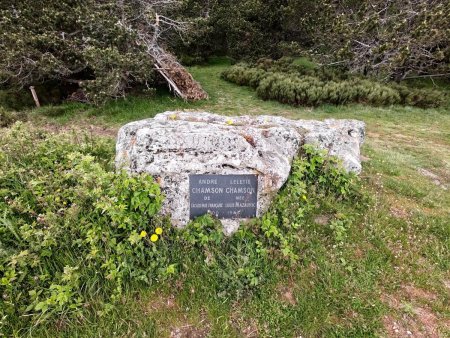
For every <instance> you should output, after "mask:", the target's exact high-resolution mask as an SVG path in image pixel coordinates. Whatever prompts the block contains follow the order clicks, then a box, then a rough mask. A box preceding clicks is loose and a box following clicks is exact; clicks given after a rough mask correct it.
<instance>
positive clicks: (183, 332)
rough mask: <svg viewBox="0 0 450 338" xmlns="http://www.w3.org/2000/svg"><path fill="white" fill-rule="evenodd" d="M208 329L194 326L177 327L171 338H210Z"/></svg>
mask: <svg viewBox="0 0 450 338" xmlns="http://www.w3.org/2000/svg"><path fill="white" fill-rule="evenodd" d="M208 331H209V330H208V329H206V328H202V329H198V328H196V327H194V326H192V325H184V326H180V327H175V328H173V329H172V330H171V331H170V338H203V337H207V336H208Z"/></svg>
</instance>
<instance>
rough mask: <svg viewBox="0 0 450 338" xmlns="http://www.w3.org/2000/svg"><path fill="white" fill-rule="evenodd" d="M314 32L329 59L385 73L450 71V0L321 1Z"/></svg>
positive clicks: (389, 76) (404, 74)
mask: <svg viewBox="0 0 450 338" xmlns="http://www.w3.org/2000/svg"><path fill="white" fill-rule="evenodd" d="M319 8H320V9H321V10H322V11H321V13H322V17H320V18H319V21H321V24H320V25H319V26H320V27H322V29H321V30H318V31H316V32H315V36H316V37H317V38H319V39H320V42H321V43H322V44H325V46H327V47H326V48H325V49H324V48H323V47H322V46H317V47H319V48H318V50H321V51H322V52H323V53H324V54H326V56H327V58H328V59H332V58H333V59H334V61H336V60H338V61H341V62H342V64H345V65H347V66H348V67H349V69H351V70H353V71H357V72H359V73H363V74H372V75H376V76H378V77H379V78H383V79H394V80H396V81H400V80H403V79H404V78H406V77H408V76H418V75H423V74H440V75H445V76H447V78H448V77H449V75H450V3H449V2H448V1H443V0H431V1H430V0H410V1H402V0H395V1H383V0H375V1H372V0H371V1H352V0H348V1H338V2H337V1H333V0H330V1H325V2H320V5H318V9H319Z"/></svg>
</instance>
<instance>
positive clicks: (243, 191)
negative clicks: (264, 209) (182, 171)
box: [189, 175, 258, 219]
mask: <svg viewBox="0 0 450 338" xmlns="http://www.w3.org/2000/svg"><path fill="white" fill-rule="evenodd" d="M257 197H258V176H257V175H190V176H189V203H190V206H189V209H190V213H189V215H190V218H191V219H193V218H195V217H198V216H201V215H204V214H206V213H208V212H209V213H211V214H213V215H215V216H216V217H217V218H220V219H224V218H231V219H233V218H252V217H256V206H257V203H258V200H257Z"/></svg>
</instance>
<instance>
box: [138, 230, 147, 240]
mask: <svg viewBox="0 0 450 338" xmlns="http://www.w3.org/2000/svg"><path fill="white" fill-rule="evenodd" d="M139 236H141V238H144V237H145V236H147V232H146V231H145V230H142V231H141V234H140V235H139Z"/></svg>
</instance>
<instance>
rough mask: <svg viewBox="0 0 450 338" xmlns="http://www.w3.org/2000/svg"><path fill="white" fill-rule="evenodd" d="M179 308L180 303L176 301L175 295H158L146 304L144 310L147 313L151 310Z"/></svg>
mask: <svg viewBox="0 0 450 338" xmlns="http://www.w3.org/2000/svg"><path fill="white" fill-rule="evenodd" d="M178 309H179V307H178V304H177V303H176V302H175V297H174V296H173V295H170V296H163V295H160V296H157V297H155V298H152V300H151V301H150V302H148V303H147V304H146V305H145V306H144V312H145V313H146V314H149V313H151V312H163V311H168V310H178Z"/></svg>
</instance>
